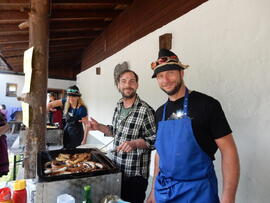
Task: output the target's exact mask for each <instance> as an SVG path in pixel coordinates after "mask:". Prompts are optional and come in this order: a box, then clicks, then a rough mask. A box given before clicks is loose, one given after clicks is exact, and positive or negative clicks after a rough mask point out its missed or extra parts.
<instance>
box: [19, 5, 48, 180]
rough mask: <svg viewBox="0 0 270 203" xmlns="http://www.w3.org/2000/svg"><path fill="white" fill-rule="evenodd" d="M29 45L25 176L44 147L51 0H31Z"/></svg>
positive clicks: (33, 173) (32, 173)
mask: <svg viewBox="0 0 270 203" xmlns="http://www.w3.org/2000/svg"><path fill="white" fill-rule="evenodd" d="M30 2H31V10H30V13H29V26H30V27H29V41H30V42H29V47H32V46H33V47H34V53H33V61H32V67H33V70H32V82H31V92H30V93H29V95H28V97H29V98H28V103H29V105H30V115H29V116H30V118H29V123H30V124H29V129H27V131H28V132H27V133H26V149H25V160H24V168H25V173H24V177H25V178H34V177H35V176H36V168H37V153H38V152H39V151H42V150H44V149H45V133H46V118H47V110H46V98H47V97H46V95H47V81H48V42H49V37H48V36H49V0H31V1H30Z"/></svg>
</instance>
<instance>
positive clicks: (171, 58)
mask: <svg viewBox="0 0 270 203" xmlns="http://www.w3.org/2000/svg"><path fill="white" fill-rule="evenodd" d="M166 57H168V60H167V61H166V62H164V63H160V64H159V62H158V60H159V59H161V58H166ZM158 60H157V62H154V63H155V64H156V66H155V67H152V69H153V70H154V74H153V75H152V78H155V77H156V76H157V74H158V73H160V72H163V71H167V70H184V69H186V68H187V67H188V65H184V64H182V63H181V61H179V59H178V56H177V55H176V54H175V53H173V52H172V51H170V50H168V49H160V50H159V52H158Z"/></svg>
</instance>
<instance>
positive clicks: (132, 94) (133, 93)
mask: <svg viewBox="0 0 270 203" xmlns="http://www.w3.org/2000/svg"><path fill="white" fill-rule="evenodd" d="M128 89H132V88H128ZM132 90H133V92H131V93H130V94H129V95H127V94H125V93H124V91H125V89H123V91H121V90H119V92H120V93H121V94H122V97H123V98H124V99H131V98H133V97H135V95H136V91H135V90H134V89H132Z"/></svg>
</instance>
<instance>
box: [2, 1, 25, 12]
mask: <svg viewBox="0 0 270 203" xmlns="http://www.w3.org/2000/svg"><path fill="white" fill-rule="evenodd" d="M29 9H30V3H3V2H1V3H0V11H25V10H29Z"/></svg>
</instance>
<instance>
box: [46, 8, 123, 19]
mask: <svg viewBox="0 0 270 203" xmlns="http://www.w3.org/2000/svg"><path fill="white" fill-rule="evenodd" d="M119 13H120V12H119V11H112V10H102V11H85V10H83V11H76V10H75V11H62V10H59V11H57V12H52V14H51V21H54V19H55V20H57V19H104V18H114V17H116V16H117V15H119Z"/></svg>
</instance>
